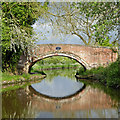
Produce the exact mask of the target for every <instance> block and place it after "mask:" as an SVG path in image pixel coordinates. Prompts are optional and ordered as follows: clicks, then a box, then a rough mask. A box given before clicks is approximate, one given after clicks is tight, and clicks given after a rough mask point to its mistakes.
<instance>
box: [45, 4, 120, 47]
mask: <svg viewBox="0 0 120 120" xmlns="http://www.w3.org/2000/svg"><path fill="white" fill-rule="evenodd" d="M118 11H119V3H116V2H112V3H111V2H108V3H107V2H82V3H81V2H77V3H75V2H68V3H51V4H50V5H49V12H48V14H47V15H50V16H51V17H50V21H51V22H52V23H53V28H54V30H55V32H56V31H57V30H58V31H59V32H60V33H64V34H72V35H73V34H74V35H77V36H78V37H79V38H80V40H82V41H83V43H84V44H85V45H91V44H96V43H98V44H99V45H102V46H111V45H112V44H110V42H109V40H110V36H109V32H110V31H111V30H115V29H117V26H118ZM57 34H58V33H57ZM117 38H118V36H116V40H117ZM116 40H115V41H116ZM115 41H114V42H115Z"/></svg>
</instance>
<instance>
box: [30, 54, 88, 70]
mask: <svg viewBox="0 0 120 120" xmlns="http://www.w3.org/2000/svg"><path fill="white" fill-rule="evenodd" d="M53 56H63V57H68V58H70V59H74V60H75V61H76V62H78V63H79V64H80V65H82V66H83V68H84V70H86V69H89V67H88V66H89V65H88V64H87V63H86V61H84V60H83V59H82V58H80V57H79V56H78V55H75V54H72V55H71V54H67V53H51V54H46V55H43V56H40V57H38V58H37V59H35V60H34V62H32V64H31V65H30V66H29V72H30V71H31V68H32V66H33V65H34V64H35V63H36V62H38V61H40V60H42V59H45V58H49V57H53Z"/></svg>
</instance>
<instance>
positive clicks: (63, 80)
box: [31, 75, 84, 97]
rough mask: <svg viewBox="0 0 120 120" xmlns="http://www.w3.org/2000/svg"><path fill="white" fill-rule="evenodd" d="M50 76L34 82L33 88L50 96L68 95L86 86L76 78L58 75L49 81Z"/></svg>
mask: <svg viewBox="0 0 120 120" xmlns="http://www.w3.org/2000/svg"><path fill="white" fill-rule="evenodd" d="M48 78H49V77H48ZM48 78H45V79H44V80H42V81H41V82H40V83H36V84H32V85H31V86H32V88H33V89H34V90H35V91H37V92H39V93H40V94H43V95H47V96H50V97H66V96H70V95H73V94H75V93H76V92H78V91H80V90H81V89H82V88H83V86H84V84H83V83H81V82H77V81H76V79H75V78H74V79H70V78H68V77H61V76H60V75H58V76H57V77H54V78H53V79H52V81H51V82H48V80H47V79H48Z"/></svg>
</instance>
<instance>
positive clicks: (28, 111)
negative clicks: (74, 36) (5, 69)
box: [2, 70, 118, 118]
mask: <svg viewBox="0 0 120 120" xmlns="http://www.w3.org/2000/svg"><path fill="white" fill-rule="evenodd" d="M58 71H59V70H58ZM73 71H74V70H73ZM49 72H50V73H51V72H52V71H49ZM60 72H61V71H59V73H60ZM63 72H64V74H60V75H61V76H62V77H63V76H64V75H65V74H67V73H65V70H64V71H63ZM68 74H69V73H68ZM55 76H56V75H55ZM48 77H49V75H48ZM50 77H51V76H50ZM64 77H65V76H64ZM53 78H55V77H53ZM48 81H49V80H48ZM51 82H52V80H51ZM2 95H3V96H2V116H3V118H117V117H118V110H117V106H118V101H115V100H112V99H111V97H110V96H109V95H107V94H106V93H104V92H103V91H102V90H100V89H98V88H92V87H91V86H86V88H85V89H84V90H83V91H82V92H81V93H79V94H76V95H75V96H74V98H75V99H73V98H67V99H65V100H64V99H62V100H54V99H48V98H44V97H42V96H37V95H36V94H34V93H33V92H31V91H29V87H28V86H27V87H26V88H21V89H17V90H12V91H8V92H4V93H2Z"/></svg>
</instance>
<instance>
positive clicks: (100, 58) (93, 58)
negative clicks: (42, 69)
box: [25, 44, 118, 72]
mask: <svg viewBox="0 0 120 120" xmlns="http://www.w3.org/2000/svg"><path fill="white" fill-rule="evenodd" d="M51 56H66V57H69V58H73V59H75V60H76V61H78V62H79V63H80V64H82V65H83V66H84V68H86V69H91V68H93V67H98V66H107V65H108V64H109V63H111V62H114V61H116V59H117V57H118V55H117V53H114V52H113V51H112V50H111V49H109V48H105V47H91V46H83V45H75V44H40V45H38V46H37V47H36V48H35V49H34V50H33V56H32V57H31V58H30V59H29V62H28V63H27V65H26V67H27V68H25V69H26V72H27V71H28V69H29V68H30V67H31V66H32V65H34V64H35V63H36V62H37V61H39V60H41V59H44V58H46V57H51ZM28 67H29V68H28Z"/></svg>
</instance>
